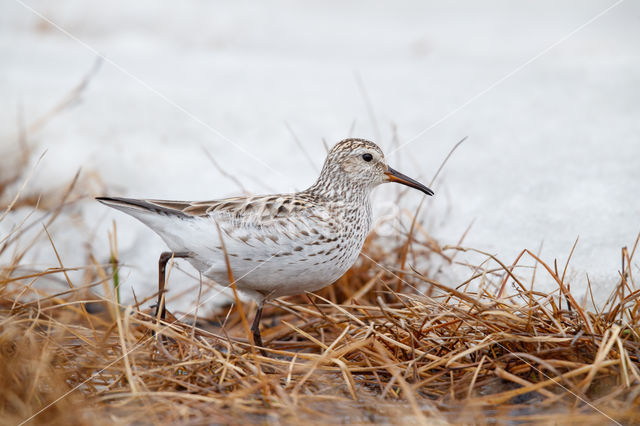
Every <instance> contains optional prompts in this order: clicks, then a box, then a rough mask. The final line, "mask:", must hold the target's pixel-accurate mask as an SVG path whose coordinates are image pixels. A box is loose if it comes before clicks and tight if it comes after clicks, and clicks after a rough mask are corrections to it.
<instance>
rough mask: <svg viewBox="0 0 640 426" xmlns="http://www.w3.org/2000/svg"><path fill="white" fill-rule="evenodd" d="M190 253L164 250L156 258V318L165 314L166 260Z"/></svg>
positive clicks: (186, 255)
mask: <svg viewBox="0 0 640 426" xmlns="http://www.w3.org/2000/svg"><path fill="white" fill-rule="evenodd" d="M190 255H191V253H189V252H186V251H178V252H175V253H174V252H171V251H165V252H162V254H160V259H159V260H158V304H157V305H156V318H158V317H159V318H160V319H164V318H165V316H166V310H165V308H164V287H165V279H164V274H165V271H166V269H167V262H168V261H169V259H171V258H172V257H174V258H175V257H182V258H184V257H189V256H190Z"/></svg>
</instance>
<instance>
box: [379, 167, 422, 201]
mask: <svg viewBox="0 0 640 426" xmlns="http://www.w3.org/2000/svg"><path fill="white" fill-rule="evenodd" d="M384 174H385V175H387V177H388V178H389V182H397V183H401V184H403V185H407V186H410V187H411V188H415V189H417V190H419V191H422V192H424V193H425V194H427V195H433V191H432V190H430V189H429V188H427V187H426V186H424V185H423V184H421V183H420V182H418V181H417V180H413V179H411V178H410V177H409V176H405V175H403V174H402V173H400V172H398V171H396V170H393V169H392V168H391V167H389V168H388V170H387V171H386V172H385V173H384Z"/></svg>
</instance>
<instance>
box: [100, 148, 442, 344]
mask: <svg viewBox="0 0 640 426" xmlns="http://www.w3.org/2000/svg"><path fill="white" fill-rule="evenodd" d="M385 182H397V183H401V184H404V185H407V186H410V187H412V188H416V189H418V190H420V191H422V192H424V193H425V194H427V195H433V191H431V190H430V189H429V188H427V187H426V186H424V185H422V184H421V183H419V182H417V181H415V180H413V179H411V178H410V177H408V176H405V175H403V174H402V173H400V172H397V171H396V170H394V169H392V168H391V167H389V166H388V165H387V162H386V161H385V158H384V154H383V153H382V150H381V149H380V148H379V147H378V146H377V145H376V144H374V143H373V142H370V141H367V140H364V139H345V140H343V141H341V142H338V143H337V144H336V145H335V146H334V147H333V148H332V149H331V151H329V154H328V155H327V158H326V160H325V162H324V166H323V167H322V171H321V172H320V177H319V178H318V180H317V181H316V183H314V184H313V185H312V186H311V187H310V188H309V189H306V190H304V191H301V192H297V193H293V194H276V195H260V196H249V197H234V198H226V199H222V200H213V201H200V202H193V201H162V200H146V199H131V198H120V197H98V198H97V200H98V201H100V202H101V203H104V204H106V205H108V206H110V207H113V208H116V209H118V210H122V211H123V212H125V213H127V214H129V215H131V216H133V217H135V218H137V219H139V220H140V221H141V222H143V223H144V224H145V225H147V226H148V227H150V228H151V229H152V230H153V231H155V232H156V233H157V234H158V235H160V237H162V239H163V240H164V241H165V243H166V244H167V245H168V246H169V249H170V250H171V251H169V252H164V253H162V254H161V255H160V260H159V268H158V269H159V274H158V275H159V277H158V280H159V281H158V287H159V291H158V303H157V305H156V309H157V311H156V315H159V316H160V317H162V318H164V312H165V309H164V297H163V294H164V287H165V279H164V275H165V274H164V271H165V266H166V263H167V261H168V260H169V259H170V258H171V257H182V258H186V259H187V260H188V261H189V262H190V263H191V264H192V265H193V266H194V267H195V268H196V269H197V270H199V271H200V272H202V273H203V275H205V276H206V277H208V278H210V279H212V280H213V281H215V282H217V283H219V284H222V285H229V284H230V283H229V274H228V270H227V265H228V266H230V268H231V271H232V275H233V277H234V281H235V284H236V286H237V289H238V290H239V291H241V292H244V293H245V294H247V295H248V296H250V297H251V298H252V299H254V300H255V301H256V303H257V305H258V310H257V312H256V316H255V319H254V321H253V324H252V326H251V331H252V333H253V338H254V343H255V344H256V345H257V346H260V347H263V346H264V345H263V343H262V338H261V335H260V317H261V315H262V307H263V304H264V302H265V301H267V300H269V299H274V298H277V297H281V296H287V295H294V294H300V293H304V292H312V291H316V290H319V289H321V288H323V287H326V286H328V285H330V284H331V283H333V282H334V281H336V280H337V279H338V278H340V277H341V276H342V275H343V274H344V273H345V272H346V271H347V270H348V269H349V268H350V267H351V265H353V263H354V262H355V261H356V259H357V258H358V255H359V253H360V250H361V249H362V244H363V243H364V240H365V238H366V236H367V234H368V233H369V229H370V228H371V203H370V200H369V194H370V193H371V190H372V189H373V188H375V187H376V186H378V185H379V184H381V183H385ZM225 251H226V254H227V256H226V257H225ZM227 259H228V260H227Z"/></svg>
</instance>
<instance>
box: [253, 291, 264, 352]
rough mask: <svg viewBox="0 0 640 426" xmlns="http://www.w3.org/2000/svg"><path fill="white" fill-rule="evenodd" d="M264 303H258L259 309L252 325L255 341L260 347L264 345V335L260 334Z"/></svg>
mask: <svg viewBox="0 0 640 426" xmlns="http://www.w3.org/2000/svg"><path fill="white" fill-rule="evenodd" d="M262 304H263V302H260V303H259V304H258V311H257V312H256V316H255V318H254V319H253V324H252V325H251V331H252V332H253V343H254V344H255V345H256V346H258V347H260V348H263V347H264V344H263V343H262V336H261V335H260V318H261V317H262ZM261 351H262V349H261ZM262 353H263V354H264V351H262Z"/></svg>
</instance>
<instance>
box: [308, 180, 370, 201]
mask: <svg viewBox="0 0 640 426" xmlns="http://www.w3.org/2000/svg"><path fill="white" fill-rule="evenodd" d="M303 192H305V193H307V194H309V195H311V196H312V197H314V198H317V199H318V200H323V201H325V202H327V201H328V202H333V203H336V204H337V205H340V204H345V206H346V207H348V208H353V207H363V208H368V209H369V210H370V205H369V204H370V202H369V194H370V192H371V188H370V187H368V185H366V184H364V183H363V184H359V183H357V182H352V181H349V180H348V179H347V178H345V177H343V176H337V175H335V174H334V175H332V176H330V177H327V176H326V175H325V174H324V173H323V174H321V175H320V177H319V178H318V180H317V181H316V183H314V184H313V185H312V186H311V187H310V188H309V189H307V190H305V191H303Z"/></svg>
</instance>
